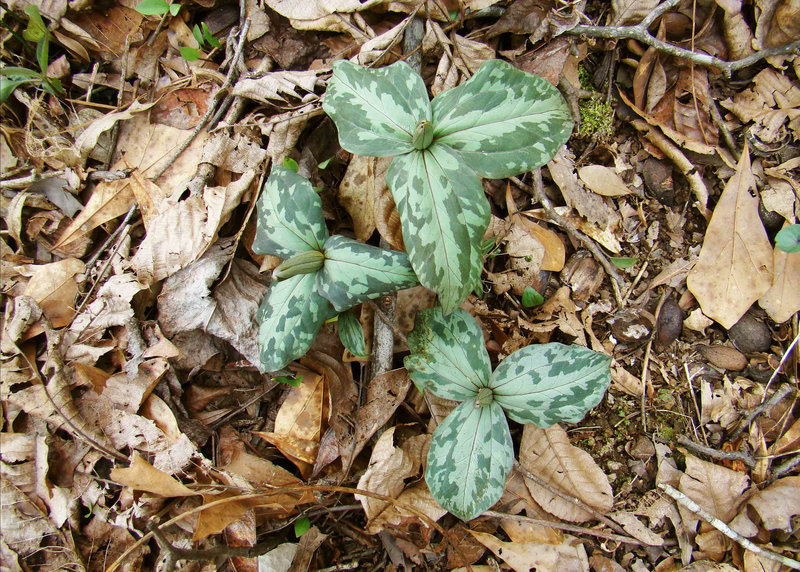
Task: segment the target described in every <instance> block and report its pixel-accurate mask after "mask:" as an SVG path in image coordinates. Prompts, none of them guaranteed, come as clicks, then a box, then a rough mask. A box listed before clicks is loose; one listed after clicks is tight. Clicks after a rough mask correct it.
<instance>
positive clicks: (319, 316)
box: [253, 166, 418, 371]
mask: <svg viewBox="0 0 800 572" xmlns="http://www.w3.org/2000/svg"><path fill="white" fill-rule="evenodd" d="M253 251H254V252H256V253H258V254H271V255H272V256H277V257H279V258H283V259H284V261H283V262H282V263H281V264H280V265H279V266H278V267H277V268H276V269H275V271H274V273H273V281H272V284H271V285H270V287H269V289H268V290H267V294H266V296H265V297H264V301H263V302H262V303H261V307H260V308H259V309H258V313H257V315H256V319H257V321H258V323H259V333H258V342H259V350H260V356H261V369H263V370H265V371H275V370H278V369H281V368H283V367H285V366H286V364H288V363H289V362H290V361H292V360H295V359H297V358H299V357H301V356H303V355H305V353H306V352H307V351H308V348H309V347H311V343H312V342H313V341H314V338H315V337H316V335H317V332H318V331H319V329H320V327H321V326H322V324H323V322H325V320H327V319H329V318H332V317H333V316H335V315H336V313H337V312H346V310H348V309H350V308H352V307H353V306H356V305H357V304H360V303H361V302H364V301H366V300H370V299H372V298H377V297H378V296H383V295H385V294H388V293H390V292H394V291H395V290H400V289H402V288H410V287H411V286H415V285H417V283H418V282H417V278H416V276H415V275H414V271H413V270H412V269H411V266H410V265H409V262H408V257H407V256H406V254H405V253H403V252H396V251H393V250H384V249H381V248H377V247H374V246H369V245H367V244H363V243H361V242H358V241H356V240H353V239H352V238H347V237H345V236H339V235H333V236H328V229H327V227H326V226H325V219H324V217H323V215H322V201H321V200H320V198H319V196H318V195H317V193H315V192H314V189H313V188H312V187H311V183H309V182H308V181H307V180H306V179H304V178H303V177H301V176H300V175H298V174H297V173H295V172H294V171H292V170H290V169H287V168H286V167H280V166H277V167H274V168H273V169H272V173H271V174H270V176H269V178H268V179H267V182H266V183H265V184H264V191H263V192H262V193H261V197H260V198H259V201H258V224H257V230H256V237H255V239H254V241H253ZM341 316H342V321H343V324H344V325H345V326H346V327H345V328H343V329H342V328H340V334H341V333H342V332H343V331H345V332H346V334H347V335H346V336H343V340H345V341H346V340H347V338H348V337H349V338H351V339H352V337H353V327H354V325H353V319H354V317H353V316H351V315H350V313H349V312H348V313H345V314H342V315H341ZM356 327H357V326H356ZM361 341H362V348H363V337H362V339H361Z"/></svg>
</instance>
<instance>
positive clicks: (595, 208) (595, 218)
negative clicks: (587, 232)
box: [547, 147, 620, 229]
mask: <svg viewBox="0 0 800 572" xmlns="http://www.w3.org/2000/svg"><path fill="white" fill-rule="evenodd" d="M547 169H548V170H549V171H550V175H551V176H552V177H553V182H555V184H556V185H557V186H558V188H559V189H560V190H561V194H562V196H563V197H564V202H565V203H566V204H567V207H569V208H570V209H574V210H575V211H577V212H578V214H580V215H581V216H583V217H586V220H587V221H588V222H589V223H594V224H596V225H597V226H598V227H600V228H601V229H605V228H609V227H616V226H617V225H618V224H619V220H620V216H619V213H618V212H617V211H616V210H614V209H613V208H612V207H611V206H610V205H609V204H608V203H607V202H606V201H607V199H604V198H603V197H601V196H599V195H596V194H595V193H591V192H589V191H587V190H586V189H584V188H583V186H581V185H580V184H579V183H578V176H577V174H576V173H575V158H574V156H573V155H572V153H571V152H570V151H568V150H567V148H566V147H562V148H561V149H559V151H558V152H557V153H556V154H555V156H554V157H553V159H552V160H551V161H550V162H549V163H548V164H547Z"/></svg>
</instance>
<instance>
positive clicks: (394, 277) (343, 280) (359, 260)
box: [317, 235, 418, 312]
mask: <svg viewBox="0 0 800 572" xmlns="http://www.w3.org/2000/svg"><path fill="white" fill-rule="evenodd" d="M324 249H325V262H324V264H323V266H322V270H321V271H320V272H319V275H318V278H317V289H318V291H319V293H320V294H322V296H324V297H325V298H327V299H328V300H330V302H331V304H333V307H334V308H336V311H338V312H342V311H344V310H347V309H348V308H352V307H353V306H355V305H357V304H360V303H361V302H364V301H365V300H371V299H373V298H377V297H378V296H383V295H384V294H389V293H391V292H394V291H395V290H402V289H403V288H411V287H412V286H416V285H417V284H418V282H417V276H416V274H414V270H413V269H412V268H411V265H410V264H409V263H408V257H407V256H406V254H405V253H404V252H398V251H396V250H385V249H383V248H377V247H375V246H369V245H368V244H363V243H361V242H358V241H357V240H353V239H352V238H347V237H346V236H340V235H334V236H331V237H330V238H329V239H328V240H327V241H326V242H325V245H324Z"/></svg>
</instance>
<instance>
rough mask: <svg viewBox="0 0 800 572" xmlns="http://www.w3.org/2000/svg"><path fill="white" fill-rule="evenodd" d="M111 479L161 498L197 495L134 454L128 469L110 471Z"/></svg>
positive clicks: (117, 468)
mask: <svg viewBox="0 0 800 572" xmlns="http://www.w3.org/2000/svg"><path fill="white" fill-rule="evenodd" d="M111 478H112V479H113V480H115V481H117V482H118V483H121V484H123V485H125V486H127V487H131V488H132V489H134V490H137V491H146V492H148V493H152V494H154V495H158V496H162V497H188V496H193V495H196V494H198V493H196V492H195V491H193V490H191V489H190V488H188V487H186V486H185V485H183V484H181V483H180V482H178V481H176V480H175V479H173V478H172V477H170V476H169V475H168V474H166V473H164V472H163V471H159V470H158V469H156V468H155V467H154V466H153V465H151V464H150V463H148V462H147V461H145V460H144V459H142V458H141V457H140V456H139V455H138V454H136V453H134V454H133V460H132V461H131V466H130V467H128V468H120V467H115V468H113V469H111Z"/></svg>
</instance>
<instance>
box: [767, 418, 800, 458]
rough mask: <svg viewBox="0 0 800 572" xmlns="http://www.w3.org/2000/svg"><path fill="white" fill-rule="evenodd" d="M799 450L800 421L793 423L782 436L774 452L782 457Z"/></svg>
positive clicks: (776, 443)
mask: <svg viewBox="0 0 800 572" xmlns="http://www.w3.org/2000/svg"><path fill="white" fill-rule="evenodd" d="M798 449H800V419H798V420H796V421H795V422H794V423H792V426H791V427H789V429H787V430H786V433H784V434H783V435H781V436H780V438H779V439H778V440H777V441H776V442H775V445H774V451H773V452H774V454H775V455H782V454H783V453H789V452H796V451H797V450H798Z"/></svg>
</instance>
